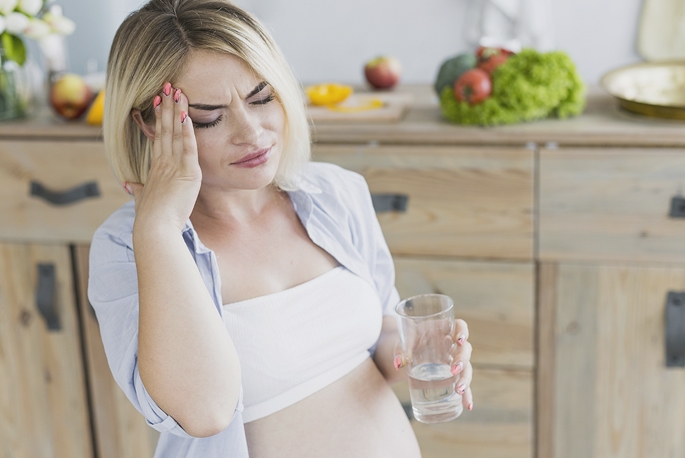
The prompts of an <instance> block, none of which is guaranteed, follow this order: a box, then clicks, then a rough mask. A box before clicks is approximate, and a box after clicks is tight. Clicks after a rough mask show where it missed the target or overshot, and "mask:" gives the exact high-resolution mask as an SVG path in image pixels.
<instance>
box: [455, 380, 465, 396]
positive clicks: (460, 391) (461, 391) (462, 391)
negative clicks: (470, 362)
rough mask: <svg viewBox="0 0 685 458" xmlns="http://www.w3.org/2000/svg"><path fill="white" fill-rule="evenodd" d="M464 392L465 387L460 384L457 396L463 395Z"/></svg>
mask: <svg viewBox="0 0 685 458" xmlns="http://www.w3.org/2000/svg"><path fill="white" fill-rule="evenodd" d="M464 390H466V385H464V384H463V383H462V384H461V385H459V386H458V387H457V394H464Z"/></svg>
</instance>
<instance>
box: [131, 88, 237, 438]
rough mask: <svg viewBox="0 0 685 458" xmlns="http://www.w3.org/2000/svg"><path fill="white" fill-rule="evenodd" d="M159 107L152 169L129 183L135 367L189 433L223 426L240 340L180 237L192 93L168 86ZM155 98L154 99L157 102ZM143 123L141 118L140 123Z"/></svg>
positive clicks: (191, 191) (196, 172) (189, 203)
mask: <svg viewBox="0 0 685 458" xmlns="http://www.w3.org/2000/svg"><path fill="white" fill-rule="evenodd" d="M168 92H169V94H162V95H161V104H159V106H158V107H156V108H155V115H156V124H155V127H154V129H152V128H151V127H150V126H145V125H144V126H142V128H143V130H144V131H145V132H146V134H148V135H154V144H153V145H154V146H153V153H152V160H151V167H150V173H149V175H148V180H147V183H146V184H145V186H142V185H139V184H128V185H127V186H128V189H130V191H131V192H132V193H133V195H134V197H135V201H136V220H135V224H134V229H133V248H134V253H135V261H136V269H137V272H138V293H139V309H140V312H139V321H138V368H139V370H140V376H141V379H142V380H143V383H144V385H145V387H146V389H147V390H148V392H149V393H150V395H151V396H152V398H153V399H154V400H155V402H156V403H157V404H158V405H159V406H160V407H161V408H162V409H163V410H164V411H165V412H166V413H167V414H169V415H171V416H172V417H173V418H174V419H175V420H176V421H177V422H178V423H179V424H180V425H181V427H183V429H184V430H185V431H186V432H187V433H188V434H190V435H192V436H197V437H206V436H210V435H213V434H217V433H219V432H220V431H222V430H223V429H225V428H226V427H227V426H228V424H229V423H230V421H231V419H232V418H233V413H234V411H235V407H236V405H237V402H238V399H239V395H240V378H241V377H240V364H239V361H238V356H237V353H236V350H235V346H234V345H233V342H232V340H231V338H230V336H229V335H228V332H227V330H226V328H225V326H224V324H223V322H222V319H221V316H220V315H219V313H218V312H217V310H216V307H215V305H214V302H213V300H212V297H211V296H210V294H209V292H208V291H207V288H206V286H205V284H204V281H203V280H202V277H201V275H200V272H199V271H198V268H197V266H196V264H195V261H194V260H193V258H192V256H191V254H190V252H189V250H188V248H187V246H186V244H185V242H184V241H183V237H182V230H183V228H184V225H185V222H186V221H187V219H188V218H189V216H190V213H191V211H192V209H193V206H194V205H195V201H196V200H197V195H198V192H199V188H200V182H201V178H202V173H201V171H200V167H199V163H198V159H197V145H196V142H195V136H194V133H193V128H192V122H191V120H190V119H189V118H188V119H186V120H185V122H183V123H181V118H182V116H181V114H182V113H181V112H182V111H185V110H187V109H188V108H187V103H188V102H187V99H186V97H185V96H184V95H182V94H179V97H178V100H179V101H178V102H174V97H173V94H172V93H171V88H170V87H169V91H168ZM155 101H156V102H157V99H156V100H155ZM139 124H140V123H139Z"/></svg>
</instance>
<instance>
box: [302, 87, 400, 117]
mask: <svg viewBox="0 0 685 458" xmlns="http://www.w3.org/2000/svg"><path fill="white" fill-rule="evenodd" d="M374 99H378V100H380V101H381V102H382V103H383V104H382V106H381V107H380V108H375V109H370V110H363V111H355V109H356V108H358V107H364V106H368V105H369V103H370V102H371V101H372V100H374ZM413 101H414V97H413V95H412V94H405V93H399V92H355V93H354V94H352V95H351V96H349V97H348V98H347V99H346V100H345V101H344V102H342V103H341V104H340V105H339V107H341V108H343V109H349V110H350V111H349V112H346V111H336V110H332V109H330V108H328V107H322V106H315V105H308V106H307V114H308V115H309V117H310V118H311V120H312V121H314V123H326V122H336V123H339V122H349V123H360V122H377V123H393V122H398V121H400V120H401V119H402V118H403V117H404V115H405V114H406V112H407V111H408V110H409V108H410V107H411V105H412V103H413Z"/></svg>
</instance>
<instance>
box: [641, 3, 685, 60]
mask: <svg viewBox="0 0 685 458" xmlns="http://www.w3.org/2000/svg"><path fill="white" fill-rule="evenodd" d="M637 51H638V53H640V55H641V56H642V57H643V58H644V59H645V60H649V61H655V60H683V59H685V1H683V0H643V5H642V15H641V17H640V28H639V32H638V39H637Z"/></svg>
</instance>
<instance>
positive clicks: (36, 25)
mask: <svg viewBox="0 0 685 458" xmlns="http://www.w3.org/2000/svg"><path fill="white" fill-rule="evenodd" d="M50 33H52V28H51V27H50V26H49V25H48V23H47V22H45V21H42V20H40V19H29V25H28V27H26V30H24V35H26V36H27V37H29V38H33V39H34V40H40V39H41V38H43V37H46V36H48V35H50Z"/></svg>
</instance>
